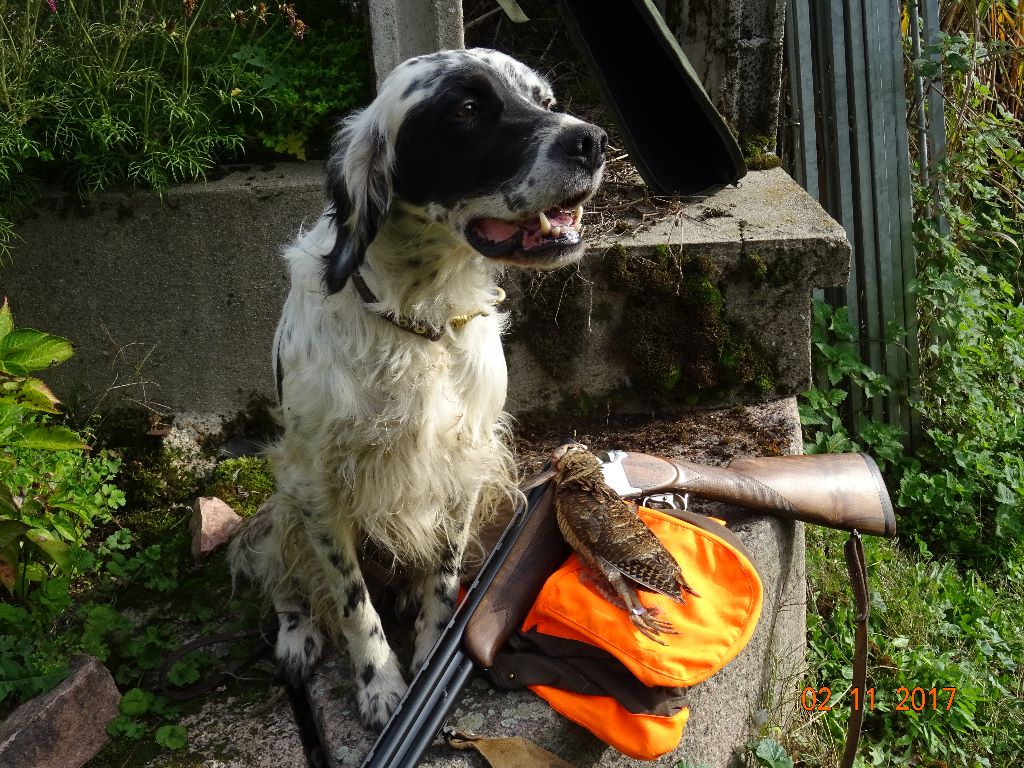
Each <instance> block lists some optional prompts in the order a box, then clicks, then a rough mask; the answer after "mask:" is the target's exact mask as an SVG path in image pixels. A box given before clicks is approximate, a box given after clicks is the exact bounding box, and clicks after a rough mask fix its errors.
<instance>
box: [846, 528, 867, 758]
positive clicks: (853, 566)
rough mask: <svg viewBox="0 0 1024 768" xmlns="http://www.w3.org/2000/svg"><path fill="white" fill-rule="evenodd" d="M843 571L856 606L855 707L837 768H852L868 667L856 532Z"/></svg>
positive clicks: (864, 600)
mask: <svg viewBox="0 0 1024 768" xmlns="http://www.w3.org/2000/svg"><path fill="white" fill-rule="evenodd" d="M845 552H846V568H847V570H848V571H849V574H850V586H851V587H852V588H853V598H854V602H855V603H856V605H857V617H856V624H857V626H856V634H855V636H854V650H853V687H854V688H856V689H857V690H858V691H859V694H860V695H859V696H857V697H856V698H854V699H853V701H854V702H856V704H857V706H854V707H853V708H852V709H851V711H850V720H849V722H848V723H847V724H846V749H845V751H844V752H843V759H842V762H841V763H840V767H841V768H852V766H853V761H854V760H855V759H856V757H857V745H858V744H859V743H860V731H861V725H862V724H863V722H864V704H865V696H864V686H865V683H866V681H867V667H868V616H869V615H870V613H871V604H870V601H869V599H868V572H867V568H866V567H865V565H864V544H863V542H862V541H861V537H860V533H859V532H858V531H857V529H856V528H855V529H853V530H852V531H850V538H849V539H847V541H846V548H845Z"/></svg>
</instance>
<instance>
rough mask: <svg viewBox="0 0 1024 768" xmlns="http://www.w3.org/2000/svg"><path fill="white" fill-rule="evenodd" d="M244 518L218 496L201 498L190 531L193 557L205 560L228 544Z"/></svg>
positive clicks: (198, 500)
mask: <svg viewBox="0 0 1024 768" xmlns="http://www.w3.org/2000/svg"><path fill="white" fill-rule="evenodd" d="M241 524H242V518H241V517H239V516H238V514H237V513H236V512H235V510H233V509H232V508H231V507H230V506H228V505H227V504H226V503H225V502H223V501H221V500H220V499H218V498H217V497H216V496H200V497H199V498H198V499H196V503H195V506H194V507H193V512H192V519H191V520H190V521H189V530H191V531H192V557H194V558H195V559H196V562H199V561H201V560H203V559H204V558H205V557H206V556H207V555H209V554H210V553H211V552H213V551H214V550H215V549H217V548H218V547H220V546H222V545H224V544H227V543H228V541H229V540H230V539H231V537H232V536H233V535H234V533H235V531H236V530H238V526H239V525H241Z"/></svg>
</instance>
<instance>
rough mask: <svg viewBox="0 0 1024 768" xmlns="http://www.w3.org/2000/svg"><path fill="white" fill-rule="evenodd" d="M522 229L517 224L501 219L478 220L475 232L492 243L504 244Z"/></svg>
mask: <svg viewBox="0 0 1024 768" xmlns="http://www.w3.org/2000/svg"><path fill="white" fill-rule="evenodd" d="M520 229H522V227H520V226H519V225H518V224H513V223H512V222H509V221H502V220H501V219H480V220H479V221H478V222H476V231H477V232H478V233H480V234H481V235H483V236H484V237H486V238H487V239H488V240H490V241H491V242H492V243H504V242H505V241H506V240H508V239H510V238H511V237H512V236H513V235H515V234H516V233H518V232H519V230H520Z"/></svg>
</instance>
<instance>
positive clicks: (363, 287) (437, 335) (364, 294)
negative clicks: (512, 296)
mask: <svg viewBox="0 0 1024 768" xmlns="http://www.w3.org/2000/svg"><path fill="white" fill-rule="evenodd" d="M352 283H353V285H355V287H356V292H357V293H358V294H359V297H360V298H361V299H362V300H363V303H364V304H377V303H379V302H378V299H377V297H376V296H375V295H374V294H373V291H371V290H370V286H368V285H367V284H366V281H365V280H364V279H363V276H362V275H361V274H359V273H358V272H353V273H352ZM495 291H496V294H495V296H494V299H493V300H492V301H491V305H492V306H495V307H496V306H498V305H499V304H501V303H502V302H503V301H504V300H505V291H504V290H503V289H501V288H496V289H495ZM370 311H371V312H373V313H374V314H375V315H377V316H378V317H380V318H382V319H384V320H387V321H388V322H389V323H391V324H392V325H394V326H395V327H397V328H401V329H402V330H403V331H408V332H409V333H412V334H415V335H416V336H421V337H422V338H424V339H428V340H430V341H439V340H440V339H441V338H442V337H443V336H444V334H445V331H446V330H447V328H451V329H452V330H453V331H457V330H459V328H461V327H462V326H464V325H465V324H466V323H468V322H469V321H470V320H472V319H473V318H474V317H479V316H480V315H485V314H487V311H486V310H483V309H479V310H477V311H476V312H467V313H465V314H462V315H455V316H454V317H452V318H450V319H449V320H448V322H447V323H446V324H445V325H444V326H442V327H440V328H435V327H434V326H432V325H427V324H426V323H421V322H418V321H416V320H414V319H413V318H409V317H403V316H401V315H396V314H395V313H394V312H380V311H378V310H370Z"/></svg>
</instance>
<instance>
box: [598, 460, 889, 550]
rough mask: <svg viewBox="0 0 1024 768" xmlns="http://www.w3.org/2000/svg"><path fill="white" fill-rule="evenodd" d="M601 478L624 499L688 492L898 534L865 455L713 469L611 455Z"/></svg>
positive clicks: (836, 524) (737, 463) (784, 514)
mask: <svg viewBox="0 0 1024 768" xmlns="http://www.w3.org/2000/svg"><path fill="white" fill-rule="evenodd" d="M616 465H618V467H616ZM605 478H606V480H608V482H609V484H610V485H611V486H612V487H613V488H615V490H616V491H618V492H619V493H620V494H621V495H623V496H650V495H652V494H657V493H670V492H675V493H692V494H693V495H694V496H700V497H701V498H705V499H710V500H712V501H721V502H726V503H728V504H735V505H737V506H740V507H747V508H749V509H756V510H759V511H762V512H768V513H771V514H773V515H777V516H779V517H788V518H793V519H795V520H803V521H804V522H806V523H815V524H817V525H825V526H828V527H830V528H840V529H842V530H847V531H849V530H852V529H854V528H856V529H857V530H858V531H860V532H861V533H870V534H874V535H876V536H886V537H888V538H892V537H893V536H895V535H896V516H895V514H893V508H892V502H891V501H890V499H889V493H888V491H887V490H886V488H885V483H884V482H883V481H882V474H881V472H879V471H878V466H877V465H876V464H875V462H874V460H873V459H872V458H871V457H870V456H868V455H866V454H863V453H834V454H815V455H807V456H771V457H764V458H745V459H733V460H732V461H731V462H729V464H728V465H727V466H725V467H713V466H707V465H704V464H694V463H692V462H689V461H683V460H681V459H666V458H661V457H659V456H650V455H648V454H643V453H622V452H616V453H614V454H612V460H611V461H609V462H607V463H606V464H605Z"/></svg>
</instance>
